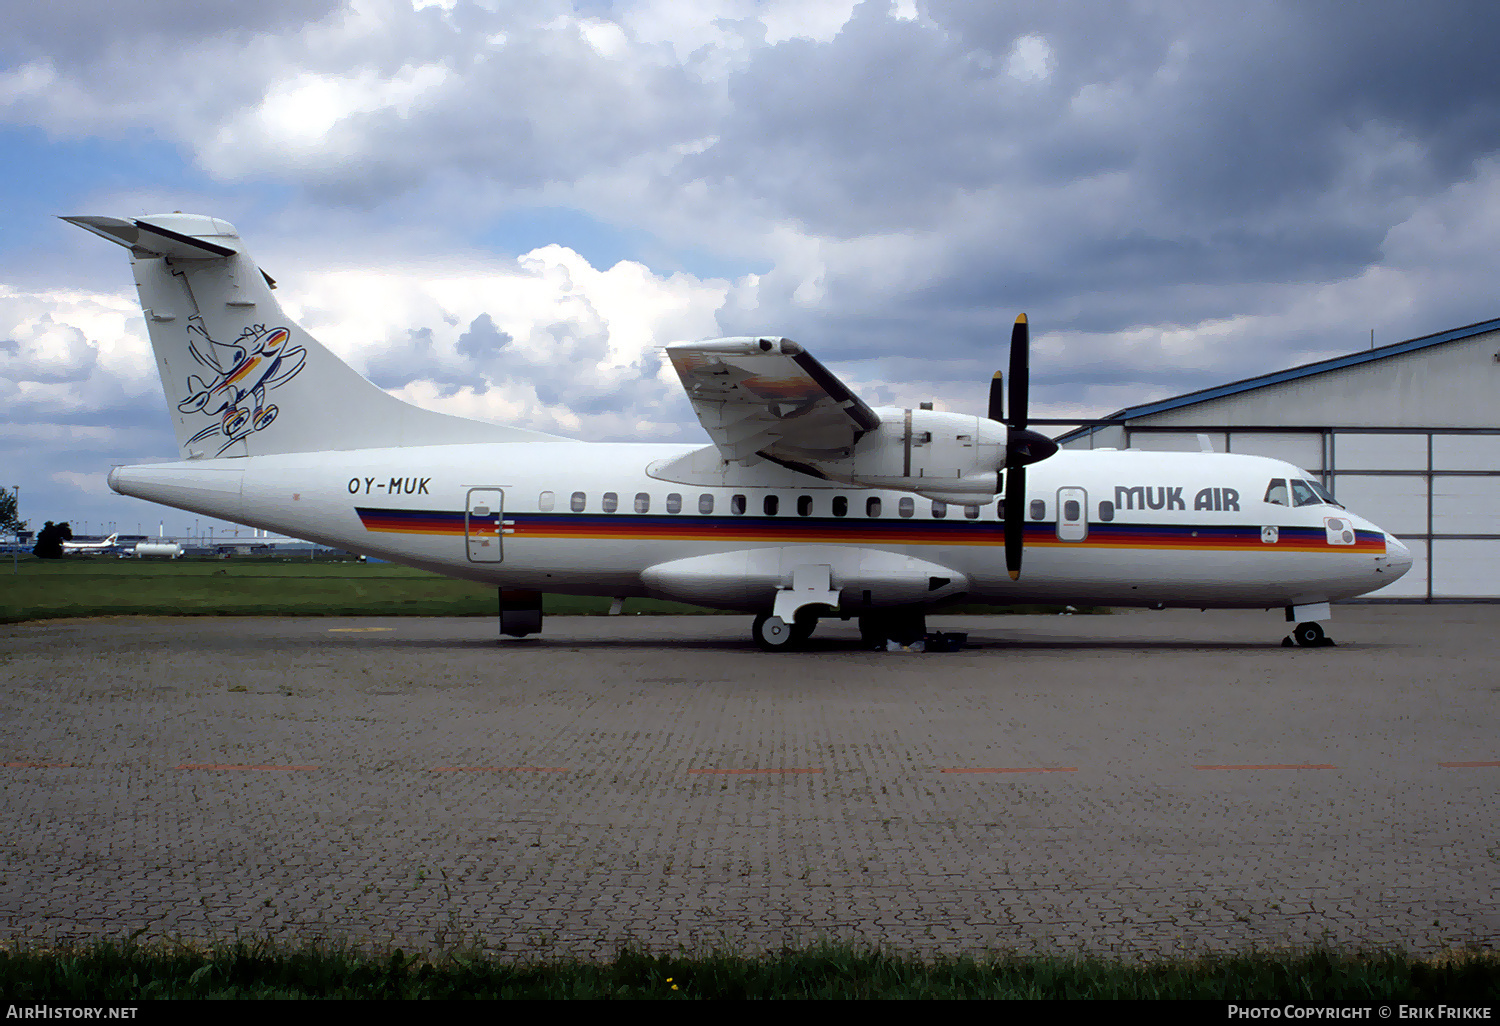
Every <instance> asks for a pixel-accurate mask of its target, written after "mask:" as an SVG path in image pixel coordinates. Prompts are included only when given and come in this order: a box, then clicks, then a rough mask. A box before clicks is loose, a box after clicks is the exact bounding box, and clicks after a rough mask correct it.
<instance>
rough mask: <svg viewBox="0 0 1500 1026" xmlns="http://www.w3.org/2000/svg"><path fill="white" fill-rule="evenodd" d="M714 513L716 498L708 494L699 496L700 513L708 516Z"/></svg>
mask: <svg viewBox="0 0 1500 1026" xmlns="http://www.w3.org/2000/svg"><path fill="white" fill-rule="evenodd" d="M713 511H714V497H713V496H712V495H710V494H708V493H707V492H704V493H703V494H702V495H700V496H698V512H699V513H702V514H703V515H704V516H708V515H709V514H710V513H712V512H713Z"/></svg>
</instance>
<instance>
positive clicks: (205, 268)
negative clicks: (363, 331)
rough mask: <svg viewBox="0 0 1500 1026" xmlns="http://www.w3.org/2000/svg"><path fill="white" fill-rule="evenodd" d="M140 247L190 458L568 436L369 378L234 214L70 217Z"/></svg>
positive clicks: (166, 385) (150, 326) (139, 266)
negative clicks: (309, 323) (453, 409)
mask: <svg viewBox="0 0 1500 1026" xmlns="http://www.w3.org/2000/svg"><path fill="white" fill-rule="evenodd" d="M63 220H65V221H69V222H71V223H73V224H76V225H78V226H79V227H80V228H84V229H87V230H88V231H91V232H93V233H94V234H96V235H99V236H102V237H103V238H106V239H108V240H109V241H111V242H115V243H118V244H119V245H121V246H125V247H128V248H129V249H130V262H131V266H132V268H133V270H134V271H135V284H136V288H137V289H138V290H139V291H140V296H141V308H142V310H143V311H144V312H145V315H146V329H147V331H148V332H149V333H150V335H151V347H152V349H154V350H155V351H156V366H157V369H158V370H159V371H160V372H161V382H162V388H163V389H165V391H166V395H167V412H168V414H169V415H170V416H171V418H172V425H173V427H174V428H175V429H176V431H177V445H178V448H179V449H180V450H181V453H182V456H183V458H185V459H199V458H211V457H215V456H259V455H265V454H269V453H286V452H316V451H322V450H330V449H332V450H342V449H368V448H384V447H393V446H408V445H442V444H448V443H453V442H515V441H563V440H564V439H560V438H558V437H557V436H555V435H546V434H542V433H541V432H537V431H528V430H525V429H522V428H513V427H504V426H501V425H498V424H486V423H484V422H482V421H477V420H468V419H466V418H463V417H453V416H449V415H448V414H444V413H434V412H432V411H431V410H423V409H419V408H418V407H415V406H412V405H411V404H409V403H405V402H402V401H401V400H400V399H397V398H396V397H395V396H393V395H390V394H388V393H386V392H384V391H382V390H381V389H380V388H378V387H377V386H376V385H374V384H372V383H371V382H369V381H367V380H366V379H365V378H363V377H361V376H360V375H359V373H358V372H357V371H355V370H354V368H352V367H350V366H349V365H348V364H346V363H344V362H343V361H342V360H340V359H339V358H338V357H336V356H334V355H333V353H331V352H329V351H328V350H327V349H325V348H324V347H323V346H322V345H320V344H319V343H318V342H317V340H315V339H314V338H313V337H312V336H311V335H309V334H308V333H307V332H305V331H303V330H302V328H300V327H299V326H298V325H296V324H294V323H293V322H292V321H291V320H289V319H288V318H287V316H286V314H284V313H283V312H282V310H281V306H280V304H278V303H277V302H276V298H275V297H274V296H273V295H272V294H271V290H272V289H273V288H275V287H276V283H275V282H274V281H273V280H272V279H271V277H270V276H269V275H267V274H266V273H265V272H264V271H262V270H261V269H260V268H259V267H257V266H256V264H255V262H254V261H253V260H251V259H250V257H249V255H248V254H247V253H246V252H245V249H244V245H243V244H242V243H241V242H240V237H239V233H237V232H236V231H235V229H234V226H233V225H231V224H229V223H228V222H226V221H221V220H219V219H217V218H213V217H205V216H203V215H201V214H162V215H157V216H153V217H147V218H143V219H140V220H122V219H120V218H115V217H65V218H63Z"/></svg>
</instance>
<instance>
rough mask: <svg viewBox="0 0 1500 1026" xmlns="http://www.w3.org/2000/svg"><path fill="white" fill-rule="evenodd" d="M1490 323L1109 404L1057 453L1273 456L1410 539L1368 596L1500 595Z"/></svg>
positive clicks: (1499, 380) (1495, 341)
mask: <svg viewBox="0 0 1500 1026" xmlns="http://www.w3.org/2000/svg"><path fill="white" fill-rule="evenodd" d="M1497 396H1500V319H1497V320H1491V321H1483V322H1480V323H1478V324H1470V325H1468V326H1466V327H1463V328H1455V329H1453V330H1451V331H1444V332H1439V333H1437V334H1435V335H1424V336H1422V337H1421V338H1414V339H1409V340H1407V341H1405V342H1397V343H1395V344H1394V345H1388V346H1381V347H1379V348H1377V349H1371V350H1368V351H1365V352H1359V353H1351V354H1350V355H1348V356H1341V357H1337V358H1335V359H1332V360H1322V361H1320V362H1318V363H1310V364H1306V365H1305V366H1301V367H1293V368H1292V369H1290V370H1285V371H1278V372H1276V373H1274V374H1262V375H1260V376H1259V377H1255V378H1247V379H1245V380H1244V381H1235V382H1231V383H1230V384H1227V385H1219V386H1217V387H1215V388H1206V389H1202V390H1200V391H1197V392H1191V393H1189V394H1187V395H1180V396H1176V397H1174V398H1171V399H1163V400H1161V401H1159V402H1154V403H1143V404H1142V405H1140V406H1132V407H1129V408H1128V409H1124V410H1120V411H1119V412H1117V413H1113V414H1111V415H1110V416H1108V417H1106V418H1103V419H1105V420H1112V421H1113V420H1117V421H1120V422H1121V423H1119V424H1110V425H1098V426H1093V427H1085V428H1079V429H1078V430H1075V431H1070V432H1068V433H1067V434H1064V435H1062V436H1061V437H1060V438H1059V439H1058V442H1059V444H1060V445H1062V446H1063V447H1064V448H1069V449H1098V448H1108V447H1114V448H1120V449H1124V448H1135V449H1179V450H1180V449H1198V448H1199V446H1200V442H1199V440H1198V437H1197V436H1198V435H1200V434H1201V435H1206V436H1207V437H1208V440H1209V441H1210V443H1211V444H1212V445H1213V447H1214V449H1215V450H1216V451H1218V452H1240V453H1252V454H1255V455H1260V456H1274V457H1276V458H1278V459H1284V460H1287V461H1289V462H1291V463H1294V464H1296V465H1297V466H1300V467H1302V468H1303V469H1305V470H1307V471H1309V472H1310V473H1311V474H1313V475H1315V476H1317V477H1319V478H1321V479H1322V482H1323V484H1325V485H1326V486H1327V487H1328V488H1329V489H1330V490H1331V491H1332V492H1333V494H1334V497H1335V498H1337V499H1338V500H1339V501H1340V502H1342V503H1344V504H1345V505H1347V506H1348V507H1349V508H1350V509H1351V510H1353V511H1355V512H1357V513H1359V514H1361V515H1363V516H1366V517H1369V518H1370V519H1371V520H1373V521H1374V522H1375V523H1377V524H1379V525H1380V526H1381V527H1383V528H1385V529H1386V530H1388V531H1390V532H1392V533H1393V534H1395V535H1396V536H1397V537H1399V538H1400V539H1401V540H1402V541H1403V542H1405V543H1406V544H1407V546H1408V547H1410V549H1411V551H1412V556H1413V557H1414V562H1413V564H1412V569H1411V571H1410V572H1409V573H1408V574H1407V575H1406V576H1405V577H1403V578H1402V579H1401V580H1399V581H1397V582H1396V583H1395V584H1393V585H1391V586H1390V587H1387V588H1384V589H1382V590H1380V591H1378V592H1375V593H1374V594H1373V595H1372V596H1370V597H1371V598H1375V599H1405V600H1425V601H1434V600H1444V599H1465V600H1475V599H1500V409H1497V406H1496V397H1497Z"/></svg>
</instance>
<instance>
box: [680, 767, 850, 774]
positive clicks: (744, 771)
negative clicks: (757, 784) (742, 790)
mask: <svg viewBox="0 0 1500 1026" xmlns="http://www.w3.org/2000/svg"><path fill="white" fill-rule="evenodd" d="M688 772H689V773H732V774H746V773H822V772H823V771H822V770H821V769H816V768H809V769H690V770H688Z"/></svg>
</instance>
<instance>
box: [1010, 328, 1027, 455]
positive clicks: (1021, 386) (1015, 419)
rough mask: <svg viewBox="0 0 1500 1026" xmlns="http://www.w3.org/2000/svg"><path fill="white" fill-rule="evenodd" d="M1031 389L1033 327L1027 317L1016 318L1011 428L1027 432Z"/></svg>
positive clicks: (1012, 340)
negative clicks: (1028, 402) (1028, 395)
mask: <svg viewBox="0 0 1500 1026" xmlns="http://www.w3.org/2000/svg"><path fill="white" fill-rule="evenodd" d="M1030 388H1031V327H1030V325H1028V324H1027V323H1026V315H1025V314H1022V315H1021V316H1019V317H1017V318H1016V326H1015V327H1014V328H1012V329H1011V330H1010V417H1011V419H1010V422H1009V424H1008V426H1009V427H1011V428H1013V429H1015V430H1018V431H1025V430H1026V423H1027V421H1026V416H1027V414H1026V410H1027V405H1026V397H1027V392H1029V391H1030Z"/></svg>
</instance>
